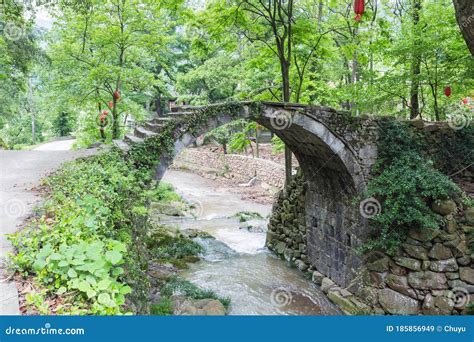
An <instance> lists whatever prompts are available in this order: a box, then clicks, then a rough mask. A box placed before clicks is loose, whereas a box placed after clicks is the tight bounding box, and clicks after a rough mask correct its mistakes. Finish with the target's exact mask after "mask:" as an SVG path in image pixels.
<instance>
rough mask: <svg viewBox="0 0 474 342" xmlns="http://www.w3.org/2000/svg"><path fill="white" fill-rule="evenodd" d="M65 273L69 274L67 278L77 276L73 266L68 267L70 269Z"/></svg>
mask: <svg viewBox="0 0 474 342" xmlns="http://www.w3.org/2000/svg"><path fill="white" fill-rule="evenodd" d="M67 275H68V276H69V278H76V277H77V273H76V271H74V269H73V268H70V269H69V270H68V271H67Z"/></svg>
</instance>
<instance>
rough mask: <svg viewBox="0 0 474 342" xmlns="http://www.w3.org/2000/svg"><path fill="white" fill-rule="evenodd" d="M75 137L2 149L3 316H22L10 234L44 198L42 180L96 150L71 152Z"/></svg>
mask: <svg viewBox="0 0 474 342" xmlns="http://www.w3.org/2000/svg"><path fill="white" fill-rule="evenodd" d="M73 142H74V141H73V140H61V141H57V142H51V143H47V144H43V145H41V146H39V147H37V148H36V149H35V150H32V151H3V150H0V259H1V260H2V264H1V266H0V315H18V314H19V313H20V312H19V307H18V292H17V289H16V286H15V283H14V282H11V281H9V280H8V278H7V277H8V274H7V273H6V271H5V269H4V263H3V260H4V258H5V257H6V256H7V255H8V253H9V252H11V250H12V246H11V244H10V242H9V241H8V240H7V238H6V235H7V234H11V233H14V232H15V231H16V230H17V229H18V228H19V226H20V225H21V224H22V222H23V221H24V220H25V219H26V218H27V217H28V216H29V215H30V214H31V212H32V209H33V207H34V206H35V205H37V204H38V202H39V201H40V195H39V193H38V192H37V190H36V186H38V185H39V183H40V181H41V179H42V178H43V177H45V176H46V175H47V174H48V173H50V172H52V171H54V170H56V169H57V168H58V167H59V166H60V165H61V164H62V163H63V162H65V161H68V160H73V159H75V158H77V157H80V156H85V155H89V154H92V153H94V152H95V150H78V151H71V150H70V149H71V146H72V144H73Z"/></svg>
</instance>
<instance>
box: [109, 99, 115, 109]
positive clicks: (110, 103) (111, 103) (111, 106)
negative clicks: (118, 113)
mask: <svg viewBox="0 0 474 342" xmlns="http://www.w3.org/2000/svg"><path fill="white" fill-rule="evenodd" d="M108 105H109V108H110V109H112V108H113V106H114V103H113V102H112V101H110V102H109V104H108Z"/></svg>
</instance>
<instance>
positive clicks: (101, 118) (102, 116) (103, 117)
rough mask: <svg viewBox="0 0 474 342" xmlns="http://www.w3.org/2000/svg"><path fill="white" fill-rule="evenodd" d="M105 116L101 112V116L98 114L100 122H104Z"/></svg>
mask: <svg viewBox="0 0 474 342" xmlns="http://www.w3.org/2000/svg"><path fill="white" fill-rule="evenodd" d="M105 118H106V115H104V114H102V115H101V116H99V120H100V122H104V120H105Z"/></svg>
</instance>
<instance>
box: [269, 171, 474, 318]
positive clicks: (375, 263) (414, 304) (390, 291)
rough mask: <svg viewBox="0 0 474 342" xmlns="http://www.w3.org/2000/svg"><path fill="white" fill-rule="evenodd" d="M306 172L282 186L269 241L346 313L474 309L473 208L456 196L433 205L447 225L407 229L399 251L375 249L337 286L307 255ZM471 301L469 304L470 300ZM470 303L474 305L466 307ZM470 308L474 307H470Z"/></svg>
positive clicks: (429, 312)
mask: <svg viewBox="0 0 474 342" xmlns="http://www.w3.org/2000/svg"><path fill="white" fill-rule="evenodd" d="M305 195H306V185H305V182H304V178H303V175H302V174H300V173H299V174H298V175H297V176H296V177H294V179H293V181H292V182H291V183H290V186H289V187H288V188H287V189H285V190H283V191H281V192H280V194H279V197H278V200H277V202H276V203H275V204H274V208H273V213H272V216H271V218H270V222H269V226H268V233H267V246H268V247H269V248H270V249H271V250H273V251H274V252H275V253H276V254H278V255H280V256H281V257H282V258H284V259H286V260H288V261H289V262H291V263H293V264H295V265H296V267H298V269H300V270H301V271H303V272H309V273H311V276H312V279H313V281H314V282H315V283H316V284H318V285H320V286H321V288H322V290H323V291H324V292H325V293H326V294H327V295H328V297H329V298H330V299H331V300H332V301H333V302H334V303H335V304H336V305H338V306H339V307H340V308H341V309H342V310H343V311H344V312H345V313H347V314H360V313H365V314H367V313H375V314H382V315H384V314H397V315H418V314H424V315H451V314H453V315H457V314H467V313H472V305H474V254H472V250H470V249H469V247H468V245H469V244H472V238H473V235H474V208H473V207H463V204H462V203H456V202H454V201H451V200H447V201H442V202H440V203H437V204H435V205H433V208H432V209H433V211H435V212H437V213H438V214H440V215H442V216H443V217H444V222H445V224H444V225H443V226H442V227H439V229H438V230H436V231H431V232H430V231H423V232H421V231H416V230H411V231H409V232H408V236H407V238H406V241H405V242H404V243H403V245H402V246H401V248H400V249H399V250H398V251H397V252H396V253H394V254H392V255H388V254H387V253H384V252H380V251H372V252H370V253H368V254H367V255H365V256H364V265H363V266H362V267H361V268H360V269H359V271H358V272H357V274H358V275H357V277H356V278H354V279H353V280H352V281H351V282H350V284H349V286H347V287H346V288H341V287H339V286H337V285H336V284H335V283H334V282H333V280H332V279H331V278H330V274H327V273H326V272H324V271H323V270H321V269H316V268H315V265H313V264H311V262H310V261H309V260H308V255H307V253H306V250H307V234H308V229H307V227H308V226H307V225H306V224H305V217H306V215H305V209H304V206H303V205H302V204H303V203H304V199H305ZM469 303H470V304H469ZM467 304H469V305H470V306H471V309H469V308H468V307H467ZM469 310H471V311H469Z"/></svg>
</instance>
